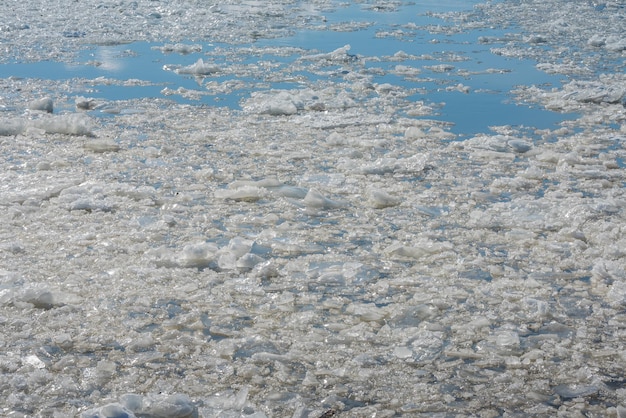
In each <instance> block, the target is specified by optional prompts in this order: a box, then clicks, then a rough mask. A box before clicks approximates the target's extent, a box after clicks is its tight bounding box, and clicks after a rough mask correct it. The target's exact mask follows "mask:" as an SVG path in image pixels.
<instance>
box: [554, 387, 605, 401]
mask: <svg viewBox="0 0 626 418" xmlns="http://www.w3.org/2000/svg"><path fill="white" fill-rule="evenodd" d="M599 391H600V388H599V387H598V386H596V385H558V386H555V387H554V393H556V394H557V395H559V396H560V397H561V398H564V399H574V398H580V397H585V396H591V395H594V394H596V393H598V392H599Z"/></svg>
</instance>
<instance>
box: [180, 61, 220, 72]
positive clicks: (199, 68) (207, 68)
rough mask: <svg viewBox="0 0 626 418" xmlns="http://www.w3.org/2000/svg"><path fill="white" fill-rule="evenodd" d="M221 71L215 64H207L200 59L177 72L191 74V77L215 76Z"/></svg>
mask: <svg viewBox="0 0 626 418" xmlns="http://www.w3.org/2000/svg"><path fill="white" fill-rule="evenodd" d="M219 71H220V67H219V66H217V65H215V64H209V63H205V62H204V60H203V59H202V58H199V59H198V61H196V62H195V63H193V64H191V65H188V66H186V67H181V68H178V69H176V70H175V72H176V73H177V74H191V75H209V74H215V73H217V72H219Z"/></svg>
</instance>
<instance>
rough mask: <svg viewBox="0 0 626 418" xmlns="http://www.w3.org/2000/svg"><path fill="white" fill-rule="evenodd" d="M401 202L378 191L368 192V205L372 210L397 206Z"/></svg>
mask: <svg viewBox="0 0 626 418" xmlns="http://www.w3.org/2000/svg"><path fill="white" fill-rule="evenodd" d="M400 202H401V200H400V199H399V198H397V197H394V196H391V195H390V194H389V193H387V192H385V191H383V190H379V189H372V190H370V192H369V203H370V205H371V206H372V207H373V208H376V209H383V208H388V207H392V206H397V205H399V204H400Z"/></svg>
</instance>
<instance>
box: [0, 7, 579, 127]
mask: <svg viewBox="0 0 626 418" xmlns="http://www.w3.org/2000/svg"><path fill="white" fill-rule="evenodd" d="M475 3H477V2H475V1H467V2H449V1H448V2H433V1H427V2H419V4H409V5H403V6H401V7H398V9H396V10H380V9H376V8H374V7H369V6H367V5H362V4H350V5H348V6H346V7H338V8H337V9H335V10H333V11H330V12H329V13H328V15H327V16H325V18H326V20H327V24H328V25H331V26H332V27H334V28H335V29H336V30H314V29H298V28H296V29H295V30H293V31H292V33H293V34H292V36H289V37H284V38H278V39H260V40H258V41H257V42H256V43H255V44H254V45H235V46H233V45H216V44H213V43H210V42H192V41H189V42H185V43H186V44H194V45H200V46H201V47H202V50H201V51H197V52H192V53H189V54H178V53H164V52H162V50H161V49H160V47H161V46H163V44H162V43H147V42H135V43H129V44H121V45H100V46H96V45H94V46H92V47H90V48H88V49H86V50H85V51H83V52H82V54H81V55H80V56H79V58H78V59H77V62H74V63H60V62H51V61H46V62H37V63H12V64H4V65H0V77H3V78H4V77H21V78H38V79H50V80H56V81H59V80H70V79H87V80H94V81H93V88H91V89H90V90H89V94H88V95H89V96H90V97H93V98H96V99H100V100H106V101H115V100H127V99H140V98H151V97H154V98H156V97H160V98H164V94H163V91H164V88H165V87H167V88H168V89H170V91H172V90H176V89H179V88H183V89H187V90H189V91H201V92H202V94H201V95H199V96H197V97H193V98H189V97H183V96H181V95H177V94H171V95H168V96H167V97H168V98H169V99H171V100H176V101H178V102H181V103H191V104H203V105H211V106H229V107H231V108H234V109H236V108H238V107H239V106H240V102H241V100H243V99H245V98H247V97H249V95H250V93H252V92H253V91H255V90H259V89H261V88H265V86H267V85H268V84H269V87H270V88H280V89H285V88H287V89H289V88H301V87H302V85H303V83H302V81H301V79H302V77H304V78H305V79H306V80H307V81H308V82H311V83H312V82H315V81H318V80H319V79H320V78H321V77H324V75H319V74H312V73H311V72H307V71H306V69H305V71H304V72H299V73H298V74H297V75H298V76H299V81H297V82H294V81H289V80H286V81H277V80H275V79H271V80H270V81H269V82H266V83H265V84H264V86H263V87H256V86H255V82H264V81H266V80H257V79H255V77H257V75H251V74H245V73H226V72H218V73H216V74H210V75H206V76H203V77H202V78H199V77H197V76H193V75H183V74H178V73H176V72H174V71H168V70H167V68H173V67H184V66H189V65H192V64H193V63H195V62H196V61H197V60H198V59H203V60H204V61H205V62H210V63H213V64H216V65H218V66H220V67H226V66H228V65H229V64H230V63H231V62H230V61H231V60H233V58H236V59H237V60H241V61H242V62H244V63H249V64H250V65H254V64H256V63H258V61H259V60H260V59H261V58H262V59H263V60H264V61H270V62H272V63H273V65H274V68H272V69H271V70H270V71H269V72H268V73H267V74H265V77H267V79H270V76H272V75H273V74H274V73H275V72H276V71H278V70H280V71H283V72H285V73H286V74H287V72H288V71H289V68H290V66H291V65H293V63H294V62H295V61H296V60H298V59H299V58H300V57H301V54H300V53H297V52H293V53H291V54H284V53H280V54H279V55H280V56H271V55H270V56H267V55H263V56H262V57H259V56H258V55H251V53H250V52H247V51H250V50H253V48H257V49H258V48H269V49H270V50H276V51H280V50H281V49H287V48H292V49H293V48H297V50H300V51H301V50H305V51H317V53H326V52H331V51H333V50H336V49H337V48H341V47H343V46H344V45H350V46H351V49H350V53H351V54H354V55H355V57H359V58H361V59H362V60H363V61H364V62H365V64H364V65H365V69H370V68H377V69H378V70H379V71H378V72H374V76H373V79H372V81H373V82H374V83H379V84H382V83H389V84H392V85H395V86H400V87H402V88H406V89H414V90H418V93H416V94H413V95H411V96H410V98H409V99H410V100H416V101H423V102H425V103H427V104H433V105H434V106H433V107H434V108H435V109H436V110H437V112H436V114H435V115H434V116H432V117H431V116H429V117H430V118H433V119H439V120H442V121H445V122H449V123H451V124H452V127H451V128H450V130H451V131H452V132H454V133H455V134H457V135H459V136H460V137H461V138H463V137H468V136H471V135H473V134H476V133H480V132H485V131H487V130H488V129H489V126H493V125H513V126H532V127H535V128H554V127H555V126H556V125H557V124H558V123H559V122H561V121H563V120H564V119H566V118H568V117H571V116H572V115H564V114H560V113H556V112H551V111H548V110H545V109H543V108H540V107H538V106H525V105H520V104H516V103H515V102H514V98H513V97H512V96H511V94H510V91H511V90H512V89H514V88H515V86H517V85H533V84H535V85H544V86H559V85H560V83H561V82H562V81H563V80H562V77H559V76H554V75H549V74H546V73H543V72H541V71H539V70H537V69H536V68H535V63H534V62H532V61H530V60H522V59H516V58H506V57H502V56H499V55H497V54H494V53H492V52H491V48H493V47H494V46H498V43H497V41H496V43H493V42H492V43H486V44H483V43H481V42H480V39H484V38H490V39H504V38H505V37H506V31H504V30H502V29H492V28H478V29H475V30H471V31H469V32H468V31H456V30H455V29H454V22H453V21H451V20H447V19H442V18H441V17H440V15H439V14H438V13H439V12H441V13H443V12H450V11H460V10H466V9H468V8H471V7H472V6H473V5H474V4H475ZM502 42H504V41H502ZM221 50H224V51H227V52H228V53H226V54H224V55H220V54H219V53H215V51H221ZM399 51H402V52H404V53H406V54H407V56H408V58H407V59H405V60H403V61H401V62H398V61H397V60H394V59H391V57H392V56H393V55H394V54H395V53H397V52H399ZM397 65H403V66H409V67H415V68H419V69H420V73H419V77H418V78H417V79H416V80H413V79H408V78H404V77H400V76H398V75H394V73H393V69H394V67H395V66H397ZM442 66H444V67H443V68H444V70H441V68H442ZM445 66H447V69H446V67H445ZM337 71H344V72H347V71H349V69H346V68H340V67H339V66H338V67H337ZM98 78H101V79H98ZM102 79H106V80H107V81H106V82H104V81H102ZM111 79H112V80H114V82H111V81H110V80H111ZM126 80H141V81H142V83H141V84H139V85H137V84H134V83H130V85H128V83H126V85H124V84H123V82H124V81H126ZM210 81H213V82H218V83H224V82H228V81H238V82H241V87H240V88H235V89H234V90H233V91H230V92H228V93H225V94H224V93H220V94H210V92H207V88H206V83H207V82H210ZM457 86H460V87H459V88H457Z"/></svg>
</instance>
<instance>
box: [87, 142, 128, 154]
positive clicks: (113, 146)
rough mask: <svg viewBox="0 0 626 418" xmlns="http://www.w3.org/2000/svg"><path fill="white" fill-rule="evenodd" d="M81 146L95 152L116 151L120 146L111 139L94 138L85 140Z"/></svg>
mask: <svg viewBox="0 0 626 418" xmlns="http://www.w3.org/2000/svg"><path fill="white" fill-rule="evenodd" d="M83 147H84V148H85V149H87V150H89V151H93V152H95V153H105V152H117V151H119V150H120V146H119V145H118V144H117V143H116V142H115V141H113V140H111V139H95V140H92V141H87V142H85V143H84V144H83Z"/></svg>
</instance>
